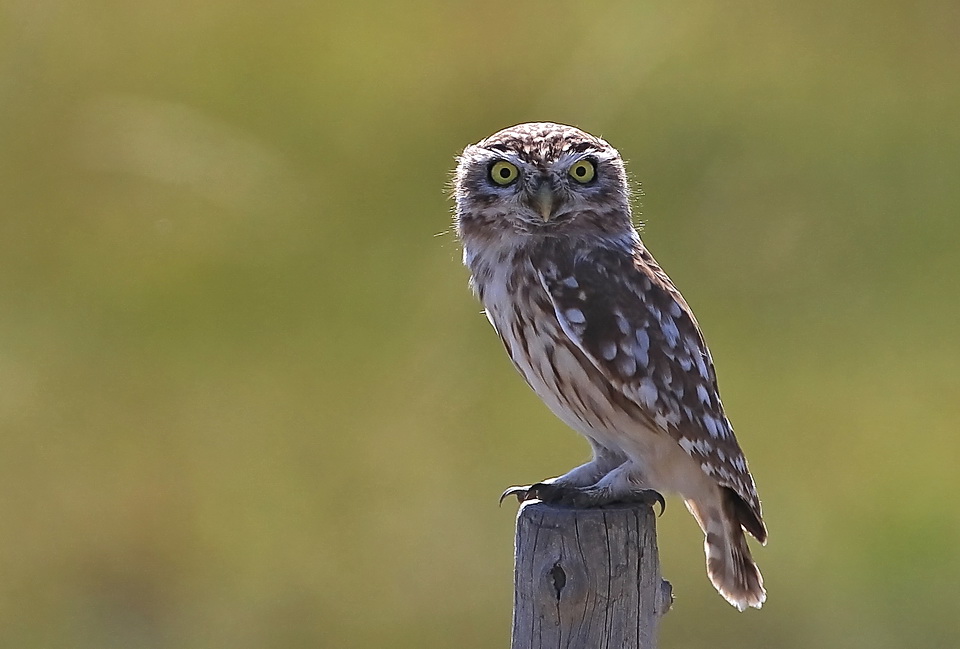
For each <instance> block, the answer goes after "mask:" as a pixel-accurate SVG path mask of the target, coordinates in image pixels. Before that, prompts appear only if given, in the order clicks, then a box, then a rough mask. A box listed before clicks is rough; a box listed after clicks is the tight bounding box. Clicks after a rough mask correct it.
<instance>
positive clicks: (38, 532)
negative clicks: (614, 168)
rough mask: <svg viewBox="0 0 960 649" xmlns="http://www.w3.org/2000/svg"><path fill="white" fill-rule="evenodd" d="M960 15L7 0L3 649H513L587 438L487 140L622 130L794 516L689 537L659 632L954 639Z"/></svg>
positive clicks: (892, 6)
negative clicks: (750, 543) (527, 588)
mask: <svg viewBox="0 0 960 649" xmlns="http://www.w3.org/2000/svg"><path fill="white" fill-rule="evenodd" d="M958 34H960V5H958V4H957V3H956V2H955V1H949V0H945V1H943V2H939V3H938V2H919V3H917V2H906V1H901V2H879V3H878V2H847V3H832V2H812V3H780V4H761V3H756V4H753V3H745V2H737V1H734V2H730V1H725V2H720V1H711V0H704V1H701V2H689V3H651V2H637V1H636V0H629V1H626V0H623V1H619V2H599V3H591V2H566V1H564V2H542V1H539V2H538V1H531V2H519V3H516V2H501V1H499V0H495V1H493V2H483V3H479V2H478V3H472V2H459V1H454V2H450V1H446V2H444V1H440V0H433V1H430V2H419V3H416V4H414V3H391V2H370V3H364V2H354V3H330V2H326V3H324V2H320V3H303V2H299V3H298V2H288V3H284V2H280V3H266V2H263V3H252V2H246V3H231V2H224V1H222V0H211V1H208V2H203V3H190V2H176V1H175V2H159V1H157V0H144V1H141V2H137V3H124V2H86V3H68V2H56V1H49V2H32V1H24V0H20V1H11V0H3V2H2V4H0V645H2V646H4V647H18V648H33V647H37V648H39V647H79V648H87V647H90V648H94V647H96V648H113V647H117V648H121V647H123V648H128V647H146V648H153V647H156V648H166V647H171V648H172V647H176V648H206V647H211V648H212V647H235V648H240V649H243V648H247V647H250V648H254V647H278V648H286V647H358V648H361V647H417V648H427V647H438V648H439V647H464V648H480V647H484V648H486V647H507V646H508V641H509V631H510V611H511V605H512V601H511V598H512V538H513V517H514V511H515V507H514V506H506V505H505V506H504V507H502V508H498V507H497V503H496V499H497V496H498V495H499V494H500V491H501V490H502V489H503V488H504V487H505V486H507V485H510V484H515V483H522V482H528V481H530V480H535V479H538V478H542V477H546V476H549V475H555V474H557V473H560V472H563V471H565V470H566V469H568V468H570V467H571V466H573V465H574V464H576V463H578V462H580V461H582V460H583V459H585V457H586V456H587V447H586V444H585V443H584V442H583V441H582V440H581V439H580V438H579V437H578V436H576V435H575V434H574V433H572V432H570V431H568V430H566V429H565V428H564V426H563V425H562V424H561V423H560V422H559V421H556V420H554V419H553V418H552V416H551V415H550V414H549V413H548V412H547V410H546V409H545V408H544V407H543V406H542V404H540V403H539V401H538V400H537V399H536V397H535V396H534V395H533V394H532V393H531V392H530V391H529V390H528V389H527V388H526V386H525V385H524V384H523V382H522V380H521V379H520V378H519V376H517V375H516V374H515V372H514V370H513V369H512V367H511V365H510V363H509V362H508V360H507V358H506V356H505V355H504V354H503V353H502V350H501V346H500V343H499V341H498V340H497V339H496V336H495V335H494V333H493V332H492V331H491V330H490V327H489V325H488V324H487V322H486V320H485V318H484V317H483V316H482V315H481V314H480V306H479V305H478V304H477V303H476V302H475V301H474V300H473V298H472V297H471V296H470V294H469V293H468V290H467V287H466V281H467V274H466V271H465V270H464V269H463V268H462V266H461V265H460V262H459V248H458V245H457V242H456V240H455V239H454V238H453V236H452V235H451V234H450V208H451V202H450V200H449V198H448V196H447V194H446V190H445V185H446V183H447V182H448V179H449V172H450V170H451V169H452V167H453V165H454V155H455V154H456V153H457V152H458V151H459V150H460V149H462V148H463V147H464V146H465V145H466V144H468V143H471V142H474V141H476V140H478V139H480V138H482V137H484V136H486V135H488V134H490V133H492V132H493V131H496V130H498V129H500V128H502V127H505V126H508V125H511V124H515V123H518V122H522V121H529V120H553V121H561V122H567V123H572V124H576V125H579V126H581V127H582V128H584V129H586V130H589V131H591V132H593V133H596V134H598V135H602V136H603V137H605V138H607V139H608V140H609V141H610V142H611V143H613V144H614V145H615V146H617V147H618V148H619V149H620V150H621V151H622V153H623V155H624V157H625V158H627V159H628V160H629V162H630V170H631V172H632V174H633V176H634V177H635V179H636V180H637V181H640V182H642V183H643V188H644V192H645V196H643V198H642V208H641V209H642V217H641V218H642V219H643V220H644V221H646V223H647V225H646V230H645V232H646V234H645V240H646V242H647V244H648V246H650V247H651V249H652V250H653V252H654V254H655V255H656V256H657V257H658V259H659V260H660V262H661V263H662V264H663V265H664V267H665V268H666V269H667V270H668V272H670V274H671V275H672V276H673V278H674V280H675V281H676V283H677V284H678V285H679V286H680V288H681V289H682V290H683V291H684V294H685V296H686V297H687V299H688V301H689V302H690V303H691V305H692V306H693V307H694V309H695V311H696V313H697V315H698V318H699V319H700V322H701V324H702V326H703V327H704V330H705V332H706V335H707V339H708V341H709V342H710V344H711V347H712V349H713V353H714V357H715V360H716V362H717V365H718V369H719V374H720V381H721V388H722V390H723V395H724V400H725V403H726V405H727V409H728V413H729V415H730V416H731V419H732V420H733V422H734V423H735V425H736V429H737V432H738V436H739V438H740V440H741V443H742V445H743V446H744V448H745V450H746V451H747V455H748V456H749V458H750V460H751V466H752V468H753V472H754V474H755V476H756V479H757V482H758V485H759V489H760V494H761V496H762V498H763V501H764V507H765V513H766V517H767V520H768V524H769V527H770V532H771V540H770V543H769V545H768V546H767V547H766V548H762V549H759V550H758V551H757V552H756V554H757V558H758V561H759V563H760V565H761V568H762V569H763V572H764V575H765V577H766V582H767V586H768V589H769V600H768V603H767V605H766V606H765V607H764V609H763V610H762V611H760V612H757V611H749V612H747V613H745V614H742V615H740V614H738V613H736V611H734V610H733V609H732V608H731V607H730V606H729V605H727V604H726V603H725V602H723V601H722V600H721V599H720V597H719V596H718V595H717V594H716V593H715V592H714V591H713V589H712V588H711V587H710V585H709V584H708V582H707V580H706V577H705V574H704V568H703V556H702V552H701V537H700V535H699V532H698V531H697V530H696V526H695V524H694V522H693V520H692V519H691V518H690V517H689V516H688V515H687V514H686V512H684V511H683V507H682V506H681V505H680V503H679V501H678V500H673V501H671V503H670V507H668V510H667V513H666V515H665V516H664V517H663V518H661V519H660V521H659V526H660V547H661V555H662V560H663V569H664V573H665V576H666V577H667V578H669V579H670V580H671V581H672V582H673V584H674V588H675V592H676V595H677V601H676V604H675V607H674V610H673V611H672V612H671V613H670V614H669V615H668V616H667V618H666V619H665V621H664V625H663V629H662V644H663V646H664V647H716V646H721V647H722V646H738V647H743V648H748V647H784V648H793V647H797V648H799V647H854V648H856V647H871V648H877V647H880V648H885V647H903V646H918V647H955V646H957V645H958V644H960V549H958V548H960V503H958V495H960V473H958V468H957V467H958V464H960V439H958V435H957V427H958V424H957V421H958V419H960V336H958V317H960V300H958V295H960V248H958V243H957V241H958V236H960V218H958V217H960V177H958V176H960V37H958Z"/></svg>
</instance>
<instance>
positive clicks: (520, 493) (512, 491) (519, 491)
mask: <svg viewBox="0 0 960 649" xmlns="http://www.w3.org/2000/svg"><path fill="white" fill-rule="evenodd" d="M533 486H534V485H527V486H525V487H521V486H513V487H507V488H506V490H505V491H504V492H503V493H502V494H500V504H501V505H503V500H504V498H507V497H508V496H516V497H517V502H518V503H522V502H523V501H524V500H527V498H528V495H529V493H530V489H531V488H532V487H533ZM534 497H535V496H534Z"/></svg>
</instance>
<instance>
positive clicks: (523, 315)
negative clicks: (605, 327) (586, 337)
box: [473, 257, 631, 448]
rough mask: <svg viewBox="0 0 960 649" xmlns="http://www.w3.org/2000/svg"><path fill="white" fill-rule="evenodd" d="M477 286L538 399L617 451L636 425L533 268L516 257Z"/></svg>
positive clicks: (476, 278) (479, 276)
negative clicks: (563, 324)
mask: <svg viewBox="0 0 960 649" xmlns="http://www.w3.org/2000/svg"><path fill="white" fill-rule="evenodd" d="M473 282H474V288H475V289H476V291H477V294H478V295H479V296H480V298H481V301H482V302H483V305H484V309H485V313H486V316H487V319H488V320H490V323H491V324H492V325H493V327H494V328H495V329H496V331H497V333H498V334H499V336H500V339H501V341H503V346H504V348H505V349H506V351H507V354H508V355H509V356H510V359H511V360H512V361H513V364H514V366H515V367H516V368H517V370H518V371H519V372H520V374H521V375H522V376H523V378H524V379H525V380H526V382H527V384H529V385H530V387H531V388H532V389H533V391H534V392H536V394H537V396H539V397H540V398H541V399H542V400H543V402H544V403H545V404H546V405H547V407H548V408H549V409H550V410H551V411H552V412H553V413H554V415H556V416H557V417H559V418H560V419H561V420H562V421H563V422H564V423H566V424H567V425H568V426H570V427H571V428H573V429H574V430H576V431H577V432H579V433H581V434H583V435H585V436H587V437H589V438H592V439H594V440H595V441H597V442H598V443H599V444H601V445H603V446H606V447H608V448H618V447H619V446H620V440H621V439H622V437H621V433H620V431H622V430H624V428H625V427H628V426H630V425H631V423H630V422H629V421H627V418H628V415H627V413H626V412H625V411H624V410H623V409H622V408H619V407H616V406H615V405H614V402H616V401H622V400H623V399H622V396H621V395H619V393H618V392H617V390H616V388H615V387H614V386H612V385H610V383H609V382H608V381H607V380H605V378H604V377H603V375H602V374H601V373H600V372H599V371H598V370H597V368H596V367H595V366H594V365H593V363H592V362H591V361H590V360H589V359H588V358H587V357H586V356H585V355H584V354H583V352H582V351H581V350H580V349H579V347H577V346H576V345H575V344H574V343H573V341H571V340H570V339H569V337H568V336H567V334H566V333H564V331H563V329H562V327H561V326H560V322H559V320H558V319H557V315H556V312H555V310H554V307H553V304H552V302H551V301H550V298H549V296H548V295H547V293H546V291H545V290H544V288H543V286H542V284H541V283H540V279H539V277H538V274H537V271H536V268H535V266H534V264H533V263H532V262H531V261H530V260H529V259H527V258H522V257H520V258H515V259H514V260H512V261H511V263H509V264H496V265H493V266H491V267H490V272H482V271H481V272H480V273H474V275H473ZM620 419H624V421H620Z"/></svg>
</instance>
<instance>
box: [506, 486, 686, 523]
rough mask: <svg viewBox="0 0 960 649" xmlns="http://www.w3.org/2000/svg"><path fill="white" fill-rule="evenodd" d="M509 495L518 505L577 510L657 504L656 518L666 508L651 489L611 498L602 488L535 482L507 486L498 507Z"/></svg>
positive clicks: (665, 504) (663, 502) (660, 498)
mask: <svg viewBox="0 0 960 649" xmlns="http://www.w3.org/2000/svg"><path fill="white" fill-rule="evenodd" d="M508 496H516V497H517V502H520V503H522V502H525V501H527V500H541V501H543V502H545V503H549V504H552V505H566V506H567V507H574V508H577V509H587V508H589V507H603V506H604V505H614V504H622V503H642V504H645V505H650V507H653V506H654V505H656V504H658V503H659V504H660V514H659V516H663V512H664V511H665V510H666V509H667V502H666V500H664V498H663V496H662V495H661V494H660V492H658V491H654V490H653V489H641V490H640V491H633V492H630V493H629V494H616V495H612V494H610V493H609V492H608V491H606V490H603V489H593V488H591V487H587V488H582V487H571V486H566V485H561V484H557V483H553V482H536V483H534V484H532V485H526V486H514V487H509V488H508V489H507V490H506V491H504V492H503V493H502V494H501V495H500V504H501V505H502V504H503V500H504V499H505V498H507V497H508Z"/></svg>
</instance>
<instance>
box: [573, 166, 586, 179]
mask: <svg viewBox="0 0 960 649" xmlns="http://www.w3.org/2000/svg"><path fill="white" fill-rule="evenodd" d="M573 173H575V174H577V175H578V176H580V177H581V178H583V177H584V176H585V175H587V170H586V169H584V168H583V167H577V170H576V171H574V172H573Z"/></svg>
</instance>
